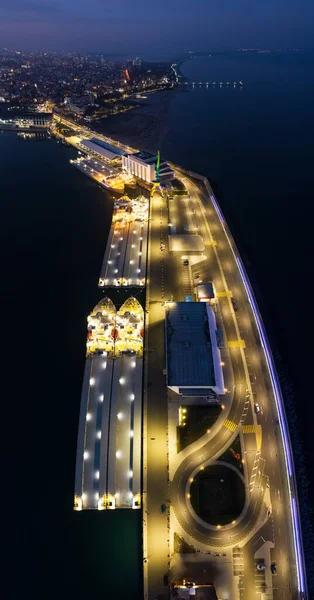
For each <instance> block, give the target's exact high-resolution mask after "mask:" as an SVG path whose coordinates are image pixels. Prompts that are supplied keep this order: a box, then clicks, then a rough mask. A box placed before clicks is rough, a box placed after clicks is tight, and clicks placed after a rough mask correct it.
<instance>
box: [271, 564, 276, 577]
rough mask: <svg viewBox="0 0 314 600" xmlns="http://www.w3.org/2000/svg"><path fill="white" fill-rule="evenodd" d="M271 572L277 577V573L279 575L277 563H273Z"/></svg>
mask: <svg viewBox="0 0 314 600" xmlns="http://www.w3.org/2000/svg"><path fill="white" fill-rule="evenodd" d="M270 570H271V572H272V574H273V575H276V573H277V565H276V563H275V562H272V563H271V565H270Z"/></svg>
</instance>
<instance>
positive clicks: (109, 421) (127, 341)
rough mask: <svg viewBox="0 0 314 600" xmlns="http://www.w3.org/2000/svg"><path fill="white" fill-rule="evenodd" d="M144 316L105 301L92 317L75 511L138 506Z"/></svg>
mask: <svg viewBox="0 0 314 600" xmlns="http://www.w3.org/2000/svg"><path fill="white" fill-rule="evenodd" d="M143 327H144V313H143V308H142V307H141V306H140V304H139V303H138V301H137V300H136V299H135V298H132V297H131V298H129V299H128V300H127V301H126V302H125V303H124V304H123V306H122V307H121V308H120V310H119V311H118V312H116V310H115V307H114V305H113V303H112V302H111V300H109V299H108V298H104V299H103V300H102V301H100V302H99V304H98V305H97V306H96V307H95V308H94V310H93V311H92V313H91V315H90V316H89V317H88V336H87V358H86V363H85V373H84V380H83V386H82V397H81V410H80V419H79V431H78V443H77V457H76V474H75V502H74V508H75V509H76V510H84V509H98V510H103V509H114V508H139V507H140V493H141V443H142V435H141V429H142V380H143V357H142V355H143V332H144V329H143Z"/></svg>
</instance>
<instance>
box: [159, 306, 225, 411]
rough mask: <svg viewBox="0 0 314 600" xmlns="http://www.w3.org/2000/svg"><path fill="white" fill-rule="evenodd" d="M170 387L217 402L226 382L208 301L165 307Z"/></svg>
mask: <svg viewBox="0 0 314 600" xmlns="http://www.w3.org/2000/svg"><path fill="white" fill-rule="evenodd" d="M166 361H167V365H166V366H167V368H166V373H167V386H168V387H169V388H170V389H171V390H173V391H174V392H176V393H177V394H180V395H182V396H198V397H200V396H203V397H206V399H207V400H208V401H217V396H218V395H223V394H224V393H225V391H224V380H223V372H222V366H221V356H220V350H219V348H218V344H217V328H216V318H215V315H214V312H213V310H212V308H211V307H210V306H209V304H207V303H205V302H171V303H169V304H168V305H166Z"/></svg>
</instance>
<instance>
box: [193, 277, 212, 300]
mask: <svg viewBox="0 0 314 600" xmlns="http://www.w3.org/2000/svg"><path fill="white" fill-rule="evenodd" d="M196 291H197V296H198V298H200V299H204V300H207V299H208V298H215V293H214V288H213V284H212V282H211V281H208V282H207V283H204V282H202V283H199V284H198V285H197V286H196Z"/></svg>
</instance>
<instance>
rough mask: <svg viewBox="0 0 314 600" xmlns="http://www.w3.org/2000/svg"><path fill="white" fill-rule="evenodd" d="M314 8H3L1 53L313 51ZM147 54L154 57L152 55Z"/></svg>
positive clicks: (292, 2) (199, 4) (69, 4)
mask: <svg viewBox="0 0 314 600" xmlns="http://www.w3.org/2000/svg"><path fill="white" fill-rule="evenodd" d="M313 22H314V6H313V3H312V2H310V0H302V2H301V3H300V2H297V1H296V0H289V1H288V2H283V0H280V1H279V2H277V3H276V6H275V7H274V6H273V4H272V3H271V2H270V0H267V1H266V2H264V3H262V4H258V5H256V6H254V11H252V6H251V4H250V3H249V2H248V0H242V2H240V3H238V4H237V5H234V3H232V2H231V0H226V1H225V2H224V3H220V4H219V5H214V4H209V3H208V2H206V1H204V0H196V2H194V3H193V10H192V5H191V2H190V1H189V0H183V1H182V2H179V1H178V0H175V1H174V2H172V3H171V5H169V3H166V2H165V1H164V0H162V1H161V2H159V3H158V6H155V5H152V6H150V7H147V5H146V3H145V2H144V1H143V0H136V2H134V3H132V4H131V3H128V2H127V1H126V0H121V1H120V2H119V4H118V5H111V6H110V7H104V6H103V5H102V4H101V2H99V0H92V1H91V2H89V3H88V4H87V3H83V2H82V1H81V0H79V1H78V2H75V3H74V2H73V1H72V0H66V1H65V2H63V3H61V2H56V3H52V2H49V1H42V2H32V1H27V2H22V1H21V0H13V2H9V1H8V0H5V1H4V2H2V5H1V8H0V37H1V40H2V43H1V45H2V46H8V47H10V48H12V47H19V48H20V49H21V50H25V51H39V50H42V51H47V52H49V51H59V50H65V51H74V50H76V51H79V52H88V51H90V52H104V53H111V54H115V53H117V54H120V53H125V52H128V53H130V54H132V53H133V54H138V53H142V54H143V53H144V54H145V53H146V54H147V52H149V53H156V52H158V53H161V54H165V53H169V52H187V51H188V50H193V51H203V50H206V49H207V48H210V49H213V50H215V49H217V50H222V49H234V48H237V47H269V48H271V49H274V48H278V47H284V48H289V47H290V48H291V47H303V48H304V47H306V48H311V47H313V38H314V36H313V25H312V24H313ZM147 48H149V51H148V50H147Z"/></svg>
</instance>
